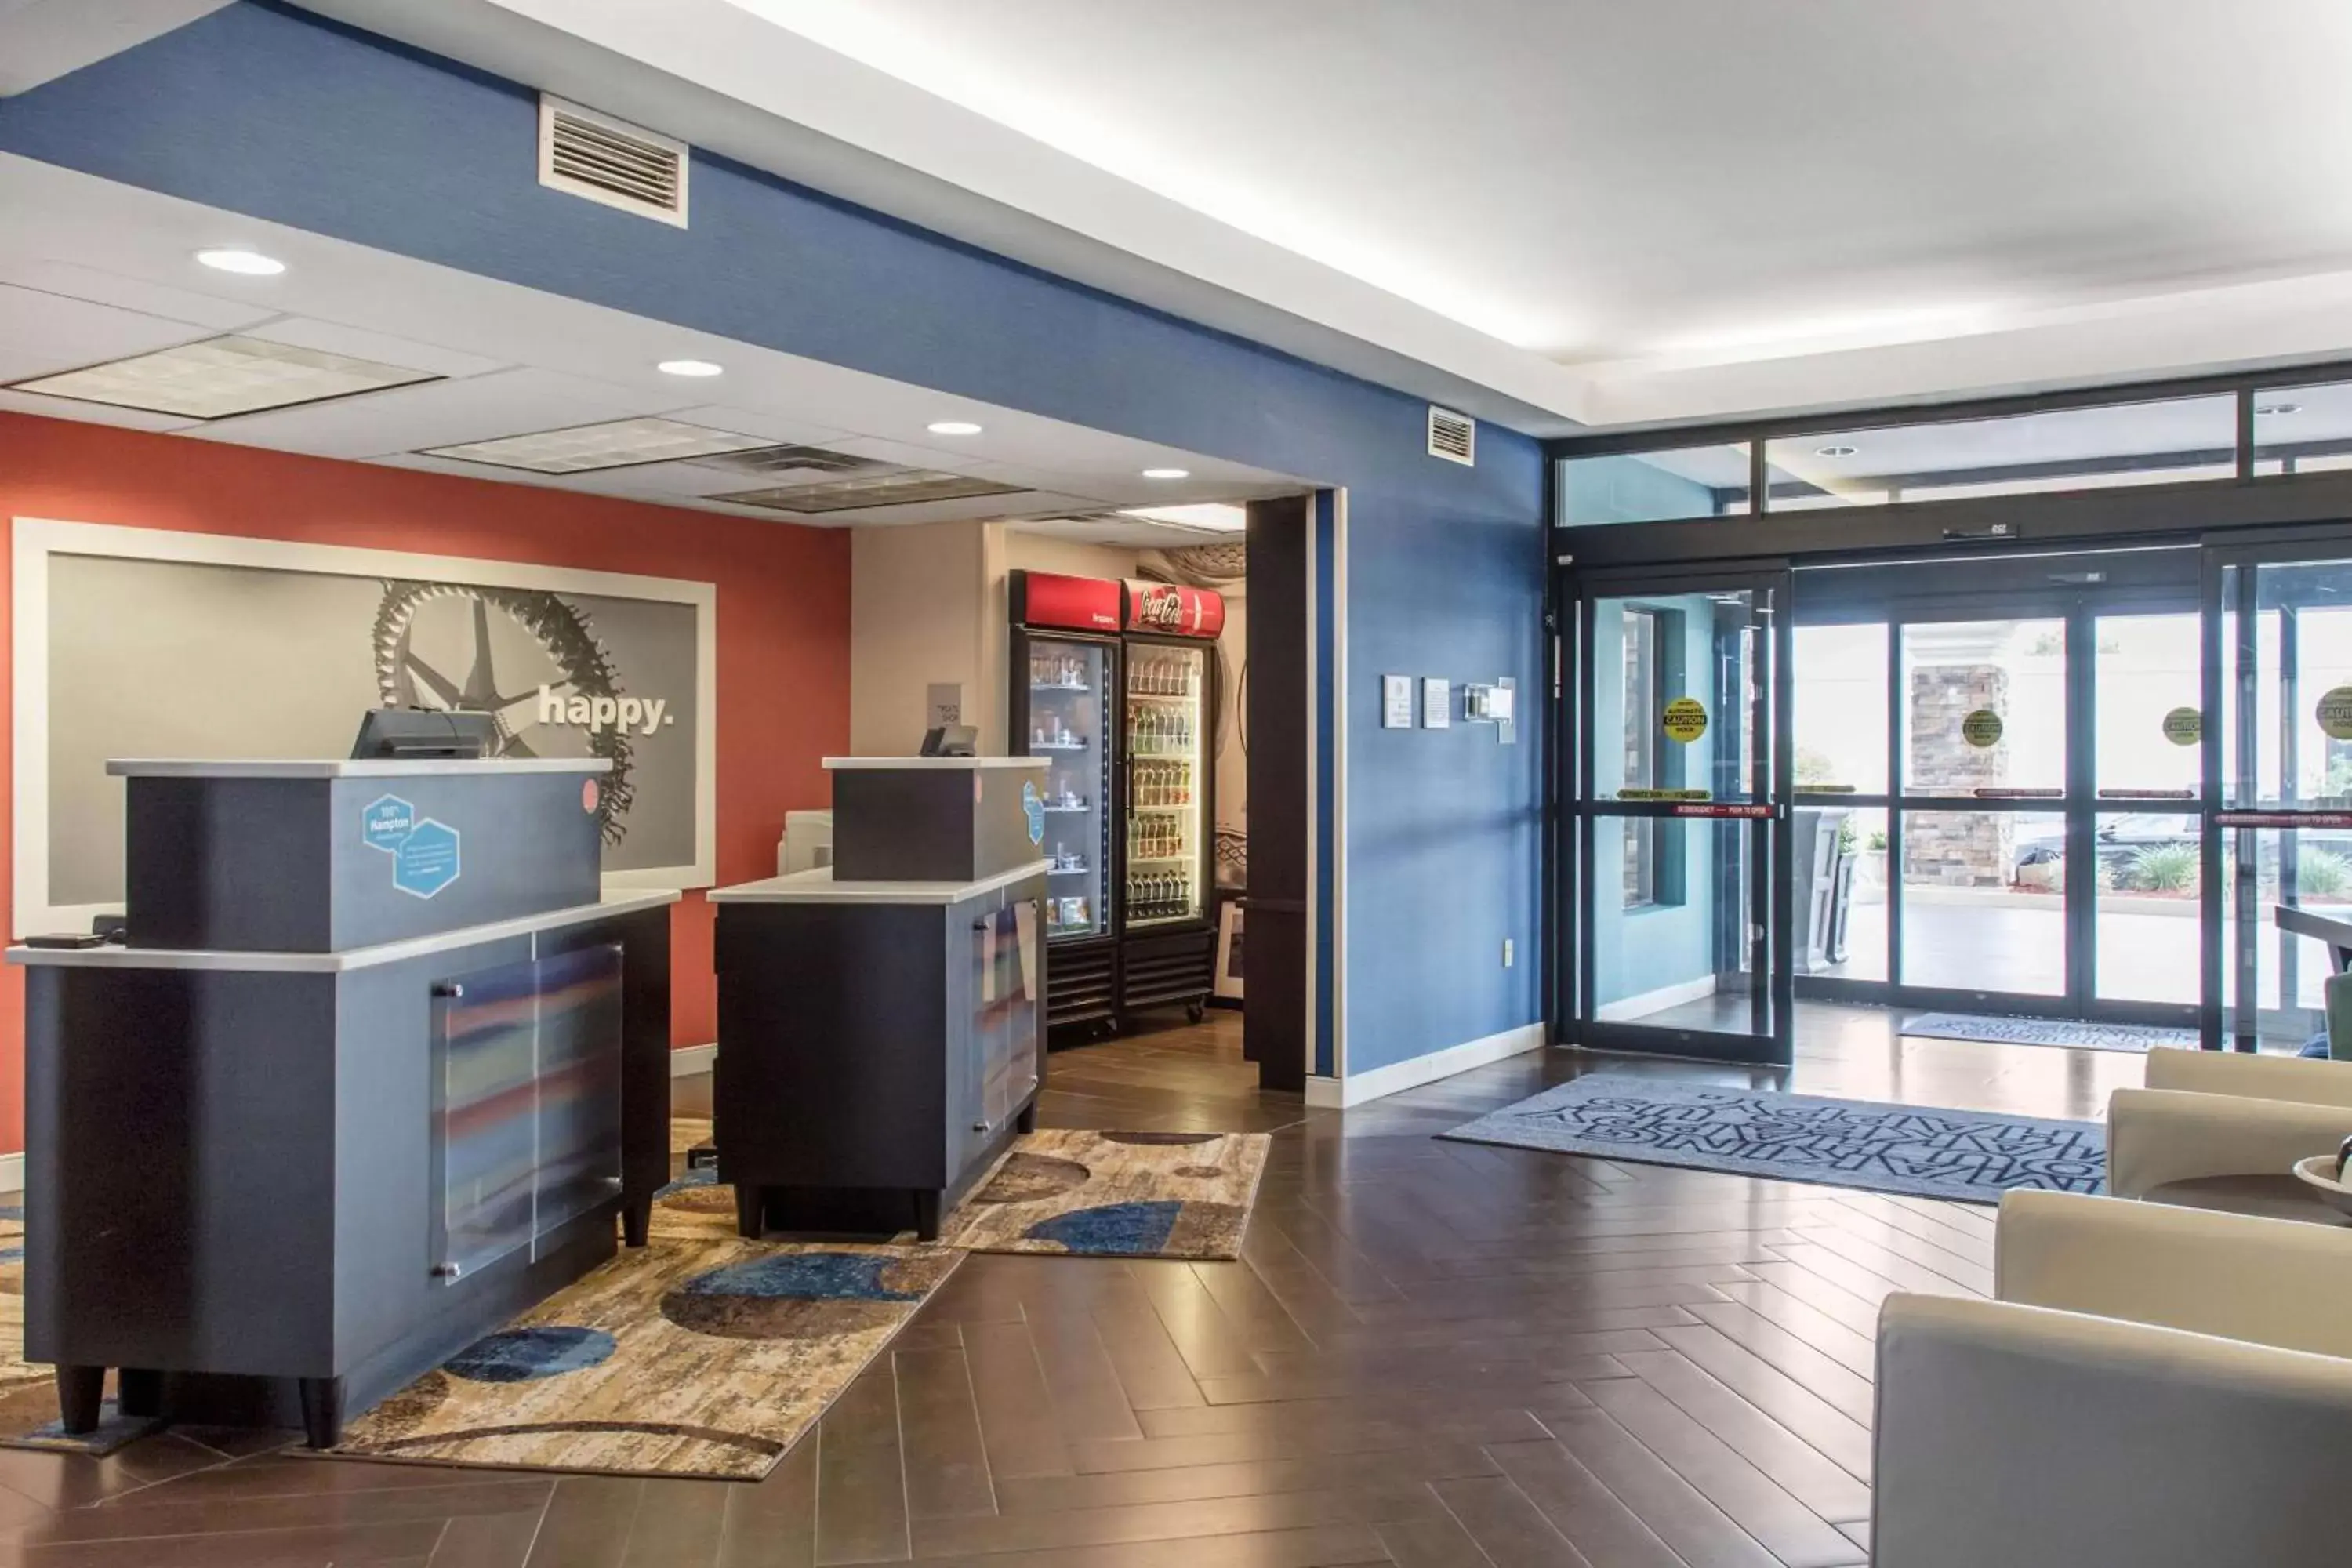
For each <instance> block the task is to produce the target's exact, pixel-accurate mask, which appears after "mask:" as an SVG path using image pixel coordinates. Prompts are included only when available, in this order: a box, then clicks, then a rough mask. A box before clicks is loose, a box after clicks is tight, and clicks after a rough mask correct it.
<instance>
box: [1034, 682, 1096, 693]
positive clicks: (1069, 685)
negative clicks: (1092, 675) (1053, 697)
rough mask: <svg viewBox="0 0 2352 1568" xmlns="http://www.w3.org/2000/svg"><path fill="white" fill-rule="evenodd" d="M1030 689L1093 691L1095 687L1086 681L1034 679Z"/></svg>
mask: <svg viewBox="0 0 2352 1568" xmlns="http://www.w3.org/2000/svg"><path fill="white" fill-rule="evenodd" d="M1029 689H1030V690H1032V691H1092V690H1093V689H1094V688H1093V687H1091V686H1087V685H1085V684H1084V683H1074V682H1071V681H1066V680H1060V681H1047V680H1033V681H1031V682H1030V683H1029Z"/></svg>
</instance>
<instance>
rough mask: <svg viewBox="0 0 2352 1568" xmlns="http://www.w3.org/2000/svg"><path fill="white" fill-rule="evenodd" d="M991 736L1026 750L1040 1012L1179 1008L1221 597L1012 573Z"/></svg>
mask: <svg viewBox="0 0 2352 1568" xmlns="http://www.w3.org/2000/svg"><path fill="white" fill-rule="evenodd" d="M1010 591H1011V602H1012V616H1013V656H1012V659H1011V666H1012V668H1011V685H1012V691H1011V693H1010V700H1009V701H1008V702H1007V704H1006V713H1007V715H1008V728H1009V730H1010V733H1009V734H1008V735H1007V737H1006V739H1007V745H1006V748H1005V749H1006V750H1007V751H1008V752H1012V753H1013V754H1015V755H1027V756H1042V757H1045V758H1047V759H1049V760H1050V761H1051V762H1052V763H1053V765H1052V766H1051V767H1050V768H1048V769H1047V770H1046V776H1045V844H1044V848H1045V854H1046V857H1047V858H1048V859H1049V861H1050V862H1051V865H1052V870H1051V873H1050V876H1049V881H1050V884H1051V886H1050V887H1049V889H1048V898H1047V902H1046V931H1047V940H1048V952H1049V960H1048V963H1047V964H1046V989H1045V1014H1046V1021H1047V1022H1048V1023H1049V1024H1051V1025H1054V1026H1065V1025H1082V1024H1092V1025H1096V1026H1109V1027H1117V1026H1120V1025H1122V1024H1123V1023H1124V1022H1125V1020H1126V1017H1127V1015H1128V1014H1129V1012H1131V1011H1132V1010H1134V1009H1136V1008H1139V1007H1147V1006H1152V1005H1162V1004H1182V1005H1184V1006H1185V1008H1186V1009H1187V1011H1188V1012H1189V1013H1190V1014H1191V1015H1192V1016H1193V1017H1195V1018H1197V1017H1198V1016H1200V1012H1201V1008H1202V1005H1203V1004H1204V1003H1205V1002H1206V1001H1207V999H1208V996H1209V993H1210V990H1211V987H1212V985H1213V983H1214V976H1215V960H1216V933H1215V931H1214V930H1213V927H1212V924H1211V920H1210V907H1211V906H1210V893H1211V890H1212V887H1213V859H1212V858H1211V857H1212V854H1213V839H1214V831H1213V829H1214V824H1215V822H1216V802H1215V800H1214V798H1213V794H1212V792H1213V786H1214V778H1213V757H1212V755H1211V746H1210V742H1211V737H1212V736H1213V735H1214V734H1215V733H1216V692H1217V680H1216V668H1215V666H1214V663H1213V660H1214V658H1215V656H1216V638H1217V634H1218V633H1219V632H1220V631H1222V630H1223V628H1224V622H1225V606H1224V601H1223V599H1222V598H1221V597H1219V596H1218V595H1215V594H1213V593H1210V592H1208V591H1206V590H1203V589H1199V588H1186V587H1181V586H1177V585H1174V584H1164V583H1138V582H1129V583H1119V582H1110V581H1103V580H1098V579H1095V578H1086V577H1066V576H1060V575H1057V574H1050V573H1044V572H1015V573H1013V574H1012V581H1011V584H1010Z"/></svg>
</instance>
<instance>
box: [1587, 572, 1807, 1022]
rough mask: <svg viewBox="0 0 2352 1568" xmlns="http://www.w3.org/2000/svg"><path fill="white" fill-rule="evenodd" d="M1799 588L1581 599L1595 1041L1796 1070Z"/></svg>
mask: <svg viewBox="0 0 2352 1568" xmlns="http://www.w3.org/2000/svg"><path fill="white" fill-rule="evenodd" d="M1787 598H1788V587H1787V576H1786V574H1785V573H1777V572H1767V573H1740V574H1722V573H1716V574H1708V575H1706V576H1703V577H1668V576H1646V577H1635V578H1612V579H1607V580H1596V581H1589V582H1587V583H1586V584H1583V588H1582V592H1581V593H1580V595H1579V597H1578V601H1577V603H1578V611H1579V617H1578V626H1579V632H1580V636H1579V644H1578V653H1579V657H1578V658H1577V668H1578V686H1577V703H1578V710H1579V712H1580V716H1581V720H1582V722H1581V723H1580V727H1579V731H1580V746H1579V748H1578V753H1577V771H1578V773H1579V775H1580V776H1579V778H1578V780H1577V783H1576V790H1575V798H1576V801H1577V803H1578V806H1579V810H1578V812H1577V816H1576V837H1577V843H1576V855H1577V862H1578V864H1579V865H1580V867H1581V868H1583V874H1582V876H1581V877H1580V879H1579V881H1578V893H1579V900H1580V907H1579V910H1578V914H1579V920H1578V928H1579V930H1580V931H1581V932H1582V933H1583V941H1582V942H1580V944H1578V948H1577V951H1576V962H1577V963H1578V965H1579V974H1578V979H1579V984H1578V986H1577V995H1578V998H1579V1005H1578V1016H1579V1023H1580V1028H1579V1038H1580V1043H1583V1044H1586V1045H1591V1046H1596V1047H1604V1048H1611V1049H1627V1050H1653V1051H1658V1052H1662V1053H1665V1054H1670V1055H1680V1056H1700V1057H1709V1058H1720V1059H1729V1060H1739V1061H1754V1062H1764V1063H1783V1062H1786V1061H1788V1060H1789V1059H1790V1042H1791V1038H1792V1035H1791V1030H1790V993H1789V986H1788V974H1789V968H1788V963H1787V961H1786V943H1787V932H1788V930H1789V925H1790V885H1789V879H1788V878H1787V877H1786V876H1784V875H1777V874H1776V871H1775V868H1777V867H1780V866H1783V865H1785V864H1786V863H1787V861H1786V857H1787V853H1788V850H1787V830H1788V823H1787V820H1786V816H1785V814H1784V813H1783V812H1782V811H1781V810H1780V806H1779V805H1778V803H1779V802H1780V800H1782V799H1784V798H1785V788H1784V785H1783V783H1782V781H1783V779H1784V777H1785V773H1784V770H1785V768H1786V766H1787V763H1786V759H1785V757H1784V756H1782V755H1781V754H1780V753H1781V752H1783V750H1784V749H1785V748H1784V743H1783V742H1784V737H1783V736H1782V735H1781V733H1780V724H1779V723H1778V722H1777V721H1776V717H1775V715H1776V714H1777V712H1778V710H1779V707H1780V690H1779V685H1778V683H1779V680H1780V672H1781V671H1783V670H1784V669H1785V668H1786V663H1785V659H1784V658H1782V656H1781V653H1780V648H1779V647H1778V646H1777V639H1778V637H1779V635H1780V625H1781V618H1780V606H1782V605H1785V604H1786V603H1787Z"/></svg>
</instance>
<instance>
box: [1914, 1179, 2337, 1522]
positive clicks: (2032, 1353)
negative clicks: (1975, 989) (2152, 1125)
mask: <svg viewBox="0 0 2352 1568" xmlns="http://www.w3.org/2000/svg"><path fill="white" fill-rule="evenodd" d="M1994 1258H1995V1279H1996V1283H1995V1291H1996V1294H1997V1296H1998V1298H1999V1299H1998V1300H1993V1301H1979V1300H1956V1299H1953V1298H1949V1297H1942V1296H1912V1295H1895V1296H1890V1297H1888V1298H1887V1300H1886V1303H1885V1309H1884V1310H1883V1311H1882V1313H1881V1315H1880V1318H1879V1330H1878V1391H1877V1393H1878V1410H1877V1420H1876V1424H1875V1429H1874V1453H1875V1486H1876V1505H1875V1510H1874V1518H1873V1521H1872V1535H1873V1542H1872V1558H1871V1560H1872V1562H1873V1563H1874V1564H1875V1565H1876V1568H1986V1565H1988V1564H1995V1563H1998V1564H2000V1565H2001V1568H2042V1565H2048V1568H2084V1565H2085V1564H2090V1563H2101V1564H2105V1563H2115V1564H2118V1565H2122V1564H2129V1565H2130V1568H2213V1565H2214V1564H2219V1563H2230V1564H2237V1563H2244V1564H2247V1565H2249V1568H2252V1564H2257V1563H2261V1564H2271V1563H2277V1564H2282V1565H2284V1564H2289V1563H2336V1562H2342V1561H2345V1559H2346V1555H2347V1549H2352V1487H2347V1485H2346V1484H2345V1466H2346V1458H2345V1457H2346V1456H2347V1454H2352V1359H2347V1357H2352V1310H2346V1308H2347V1302H2352V1236H2347V1235H2346V1234H2345V1233H2343V1232H2341V1231H2337V1230H2334V1229H2331V1228H2329V1227H2327V1226H2310V1225H2299V1224H2296V1223H2294V1222H2293V1221H2289V1220H2273V1219H2250V1218H2246V1217H2243V1216H2241V1215H2223V1214H2210V1213H2205V1212H2202V1211H2199V1210H2194V1209H2174V1208H2166V1207H2163V1206H2160V1205H2147V1204H2135V1203H2124V1202H2118V1201H2117V1200H2116V1199H2113V1198H2094V1197H2081V1196H2076V1195H2072V1194H2059V1193H2037V1192H2013V1193H2011V1194H2008V1195H2007V1196H2006V1197H2005V1198H2004V1199H2003V1200H2002V1203H2001V1210H2000V1226H1999V1228H1998V1230H1997V1232H1996V1236H1995V1242H1994Z"/></svg>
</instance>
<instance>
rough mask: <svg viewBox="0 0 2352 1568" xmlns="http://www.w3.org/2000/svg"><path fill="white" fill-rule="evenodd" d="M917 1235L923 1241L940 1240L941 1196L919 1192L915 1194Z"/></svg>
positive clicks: (934, 1193)
mask: <svg viewBox="0 0 2352 1568" xmlns="http://www.w3.org/2000/svg"><path fill="white" fill-rule="evenodd" d="M915 1235H916V1237H918V1238H919V1239H920V1240H923V1241H937V1240H938V1239H939V1238H940V1194H938V1193H936V1192H930V1191H926V1192H919V1193H917V1194H915Z"/></svg>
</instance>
